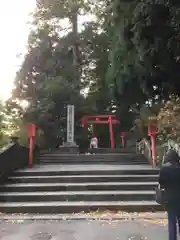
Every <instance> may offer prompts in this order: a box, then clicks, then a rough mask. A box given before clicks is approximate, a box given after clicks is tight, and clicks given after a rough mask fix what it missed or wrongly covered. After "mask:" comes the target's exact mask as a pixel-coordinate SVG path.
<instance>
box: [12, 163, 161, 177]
mask: <svg viewBox="0 0 180 240" xmlns="http://www.w3.org/2000/svg"><path fill="white" fill-rule="evenodd" d="M158 173H159V169H155V168H154V169H153V168H152V167H150V166H146V165H139V166H137V165H127V166H124V165H121V166H119V165H111V164H108V165H107V164H102V165H98V164H94V165H85V164H81V165H78V166H76V165H72V164H64V165H61V164H54V165H43V164H41V165H35V166H34V167H33V168H26V169H23V170H19V171H15V172H14V173H13V175H14V176H55V175H66V176H69V175H81V176H82V175H92V176H93V175H134V174H138V175H147V174H148V175H151V174H158Z"/></svg>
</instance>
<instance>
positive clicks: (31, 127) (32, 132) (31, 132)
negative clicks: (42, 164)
mask: <svg viewBox="0 0 180 240" xmlns="http://www.w3.org/2000/svg"><path fill="white" fill-rule="evenodd" d="M36 130H37V127H36V125H35V124H33V123H30V124H28V125H27V133H28V139H29V167H32V165H33V150H34V143H35V137H36Z"/></svg>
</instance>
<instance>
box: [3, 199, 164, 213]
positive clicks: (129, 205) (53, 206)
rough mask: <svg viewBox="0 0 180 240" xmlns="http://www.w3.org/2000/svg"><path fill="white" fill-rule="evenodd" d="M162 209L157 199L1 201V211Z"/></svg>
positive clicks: (133, 210)
mask: <svg viewBox="0 0 180 240" xmlns="http://www.w3.org/2000/svg"><path fill="white" fill-rule="evenodd" d="M96 210H99V211H107V210H111V211H127V212H145V211H160V210H162V206H160V205H158V204H157V203H156V202H155V201H125V202H123V201H114V202H113V201H103V202H102V201H97V202H89V201H80V202H79V201H78V202H60V201H56V202H53V201H52V202H12V203H2V202H1V203H0V212H1V213H36V214H39V213H43V214H45V213H48V214H53V213H56V214H58V213H59V214H60V213H78V212H82V211H84V212H90V211H96Z"/></svg>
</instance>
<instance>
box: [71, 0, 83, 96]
mask: <svg viewBox="0 0 180 240" xmlns="http://www.w3.org/2000/svg"><path fill="white" fill-rule="evenodd" d="M73 4H74V5H73V8H72V14H71V19H70V20H71V23H72V35H73V45H72V50H73V68H74V76H73V77H74V81H73V82H74V89H75V91H77V92H79V91H80V81H81V80H80V63H79V60H80V52H79V40H78V5H77V3H76V1H75V0H74V3H73Z"/></svg>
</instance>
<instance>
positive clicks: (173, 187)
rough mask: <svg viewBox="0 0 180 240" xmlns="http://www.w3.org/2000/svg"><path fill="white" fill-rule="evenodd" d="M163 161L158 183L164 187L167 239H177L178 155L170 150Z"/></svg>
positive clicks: (179, 214) (179, 208) (179, 213)
mask: <svg viewBox="0 0 180 240" xmlns="http://www.w3.org/2000/svg"><path fill="white" fill-rule="evenodd" d="M164 162H165V164H164V165H163V167H162V168H161V170H160V175H159V184H160V188H161V189H165V197H166V206H165V207H166V210H167V213H168V231H169V240H177V223H178V226H179V232H180V157H179V155H178V154H177V153H176V152H175V151H173V150H170V151H169V152H168V153H167V155H166V156H165V159H164Z"/></svg>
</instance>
